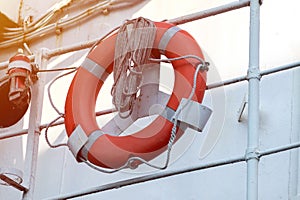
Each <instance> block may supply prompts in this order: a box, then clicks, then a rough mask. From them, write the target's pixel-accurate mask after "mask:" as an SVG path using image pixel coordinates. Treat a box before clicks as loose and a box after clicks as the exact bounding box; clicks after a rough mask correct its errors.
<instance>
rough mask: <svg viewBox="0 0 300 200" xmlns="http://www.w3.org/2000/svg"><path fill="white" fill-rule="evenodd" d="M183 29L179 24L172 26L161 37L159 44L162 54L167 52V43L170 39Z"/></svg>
mask: <svg viewBox="0 0 300 200" xmlns="http://www.w3.org/2000/svg"><path fill="white" fill-rule="evenodd" d="M180 30H181V29H180V28H179V27H178V26H172V27H171V28H169V29H168V30H167V31H166V32H165V33H164V34H163V36H162V38H161V39H160V42H159V44H158V49H159V51H160V53H161V54H165V50H166V48H167V45H168V43H169V41H170V40H171V39H172V37H173V36H174V35H175V34H176V33H177V32H178V31H180Z"/></svg>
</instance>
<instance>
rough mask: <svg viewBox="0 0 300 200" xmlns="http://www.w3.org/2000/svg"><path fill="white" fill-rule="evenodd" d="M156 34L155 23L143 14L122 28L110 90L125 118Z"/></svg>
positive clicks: (115, 103) (130, 109)
mask: <svg viewBox="0 0 300 200" xmlns="http://www.w3.org/2000/svg"><path fill="white" fill-rule="evenodd" d="M155 34H156V28H155V25H154V23H153V22H152V21H150V20H148V19H145V18H142V17H140V18H137V19H134V20H130V21H127V22H126V23H125V24H124V25H122V26H121V27H120V29H119V32H118V36H117V40H116V45H115V60H114V72H113V75H114V84H113V87H112V90H111V94H112V96H113V104H114V105H115V107H116V108H117V110H118V111H119V115H120V117H122V118H126V117H128V116H129V115H130V114H131V112H132V106H133V101H134V100H135V99H136V95H137V93H138V91H139V89H140V86H141V84H142V71H143V66H144V65H145V64H146V63H147V62H149V61H148V60H149V58H150V54H151V50H152V47H153V43H154V39H155ZM124 113H126V115H124Z"/></svg>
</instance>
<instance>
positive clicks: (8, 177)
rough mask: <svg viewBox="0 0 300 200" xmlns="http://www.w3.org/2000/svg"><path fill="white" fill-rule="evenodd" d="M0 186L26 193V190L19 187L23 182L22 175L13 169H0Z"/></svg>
mask: <svg viewBox="0 0 300 200" xmlns="http://www.w3.org/2000/svg"><path fill="white" fill-rule="evenodd" d="M0 180H1V181H0V184H1V185H5V186H12V187H14V188H16V189H18V190H20V191H27V190H28V188H26V187H24V186H22V185H21V183H22V182H23V173H22V172H21V171H20V170H18V169H15V168H2V169H1V168H0Z"/></svg>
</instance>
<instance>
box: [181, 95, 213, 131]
mask: <svg viewBox="0 0 300 200" xmlns="http://www.w3.org/2000/svg"><path fill="white" fill-rule="evenodd" d="M177 109H179V115H178V121H179V122H180V124H179V126H180V127H181V128H182V129H183V130H186V129H187V128H188V127H189V128H192V129H194V130H196V131H199V132H202V130H203V128H204V126H205V125H206V123H207V121H208V119H209V117H210V116H211V113H212V110H211V109H210V108H208V107H206V106H203V105H201V104H200V103H198V102H196V101H192V100H190V101H189V100H188V99H185V98H182V99H181V102H180V104H179V106H178V108H177Z"/></svg>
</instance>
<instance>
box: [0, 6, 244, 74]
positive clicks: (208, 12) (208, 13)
mask: <svg viewBox="0 0 300 200" xmlns="http://www.w3.org/2000/svg"><path fill="white" fill-rule="evenodd" d="M249 5H250V1H249V0H241V1H235V2H232V3H228V4H225V5H222V6H218V7H215V8H211V9H207V10H204V11H200V12H196V13H193V14H189V15H185V16H181V17H178V18H174V19H170V20H167V21H168V22H170V23H173V24H176V25H179V24H184V23H187V22H191V21H195V20H199V19H203V18H207V17H211V16H214V15H218V14H222V13H225V12H228V11H232V10H237V9H240V8H243V7H247V6H249ZM99 39H100V38H97V39H95V40H92V41H88V42H82V43H78V44H74V45H70V46H67V47H61V48H57V49H53V50H49V51H48V52H47V56H48V58H52V57H55V56H59V55H62V54H66V53H69V52H73V51H79V50H83V49H87V48H90V47H92V46H93V45H94V44H95V43H96V42H98V41H99ZM34 57H35V56H34V55H31V56H30V57H29V58H30V60H31V61H33V60H34ZM7 66H8V61H6V62H1V63H0V70H2V69H5V68H7Z"/></svg>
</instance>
